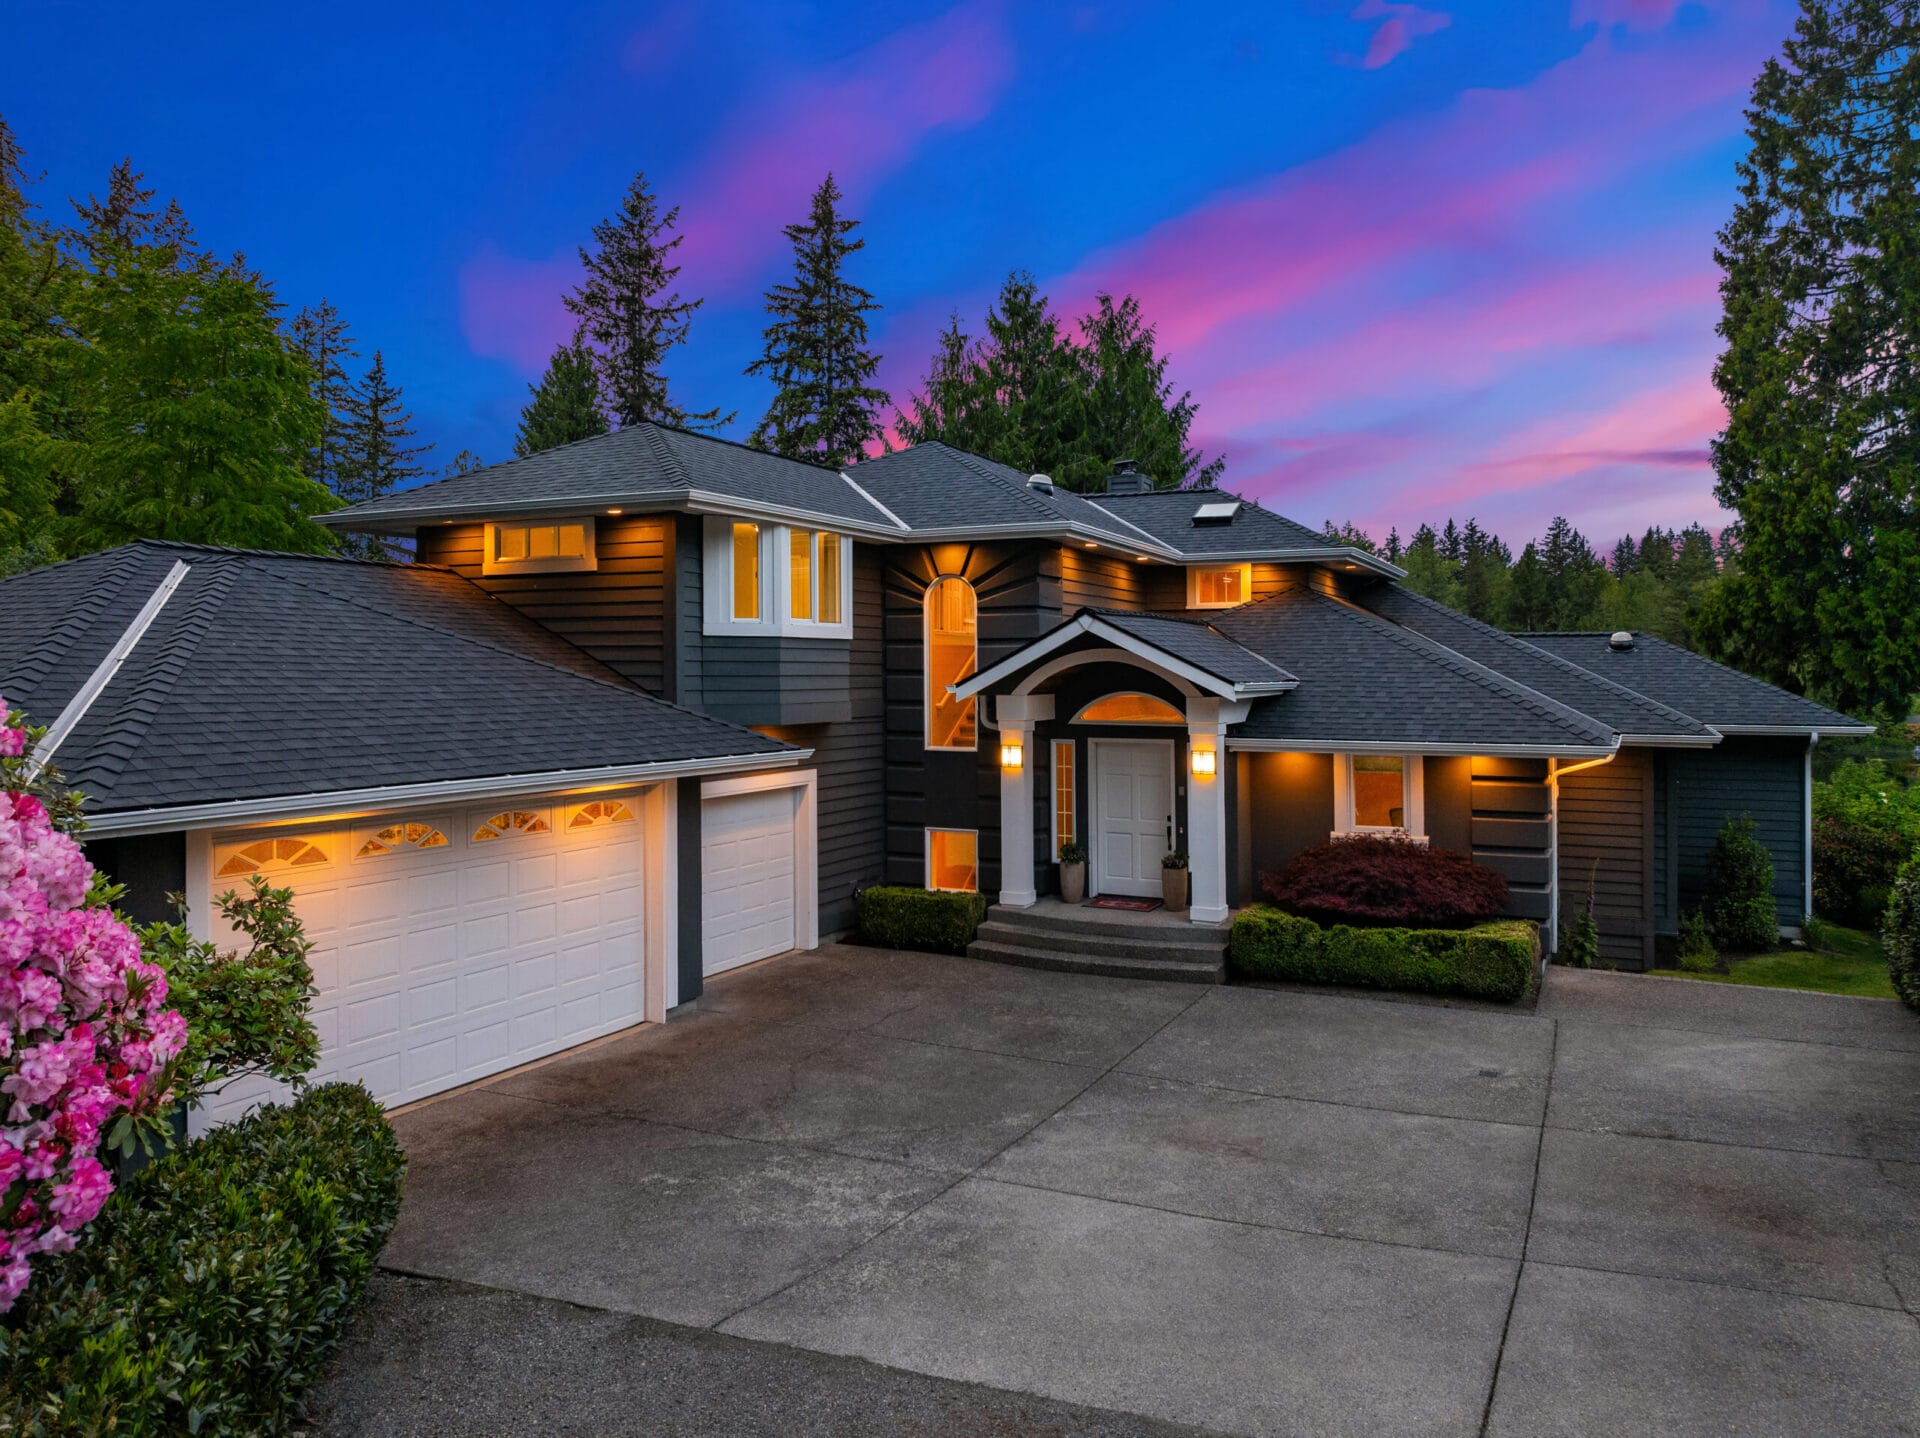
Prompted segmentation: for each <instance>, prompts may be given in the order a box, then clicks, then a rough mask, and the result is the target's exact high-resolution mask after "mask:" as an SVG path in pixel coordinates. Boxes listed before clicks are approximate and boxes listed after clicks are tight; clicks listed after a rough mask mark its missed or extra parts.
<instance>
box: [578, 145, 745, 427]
mask: <svg viewBox="0 0 1920 1438" xmlns="http://www.w3.org/2000/svg"><path fill="white" fill-rule="evenodd" d="M679 221H680V207H679V206H678V205H675V206H674V207H673V208H672V209H670V210H667V211H666V212H664V213H662V212H661V209H660V202H659V201H658V200H657V199H655V198H654V194H653V191H652V190H650V189H649V188H648V187H647V177H646V176H645V175H644V174H638V175H635V176H634V177H633V183H632V184H630V185H628V186H627V193H626V195H625V196H624V197H623V198H622V200H621V201H620V209H619V212H618V213H617V214H615V215H614V216H612V217H611V218H610V219H605V220H602V221H601V222H600V223H599V224H597V225H595V226H594V227H593V248H592V249H588V248H587V247H586V246H585V245H582V246H581V247H580V264H581V266H582V267H583V268H584V269H585V270H586V278H585V279H584V280H582V281H581V282H580V285H579V287H578V288H576V289H575V290H574V291H573V293H572V294H570V295H568V296H567V297H566V306H567V309H568V310H570V311H571V312H572V313H573V314H574V315H576V316H577V317H578V318H579V320H580V328H581V331H582V332H583V333H584V334H585V336H586V338H587V340H588V342H589V343H590V344H591V345H592V347H593V355H594V372H595V373H596V374H597V375H598V376H599V379H600V399H601V404H602V405H603V406H604V408H605V410H606V412H607V414H609V415H610V416H611V417H612V418H613V419H614V420H615V421H616V422H618V423H619V424H620V425H621V426H623V427H624V426H627V425H635V424H641V423H644V422H645V421H648V420H652V421H655V422H656V423H659V424H671V425H680V426H684V427H686V428H690V429H719V428H721V427H723V426H725V425H728V424H731V423H733V420H734V416H733V414H732V413H728V414H726V415H724V416H723V415H722V414H721V413H720V411H719V410H717V409H709V410H698V411H693V410H687V409H683V408H681V406H680V405H679V404H677V403H676V402H675V401H674V399H673V398H672V396H671V395H670V394H669V393H668V389H667V375H666V369H665V365H666V359H667V355H668V353H669V352H670V351H671V350H672V349H673V347H674V346H675V345H678V344H684V343H685V342H686V338H687V332H688V330H689V329H690V328H691V327H692V323H693V312H694V311H695V310H697V309H699V308H700V306H701V305H702V304H704V303H705V301H704V300H688V299H682V298H681V296H680V292H679V291H678V290H676V289H674V288H673V283H674V281H675V280H677V279H678V278H679V277H680V266H679V265H677V264H674V263H673V252H674V251H675V250H677V249H679V248H680V242H681V240H682V238H683V236H680V235H677V234H671V232H672V231H673V229H674V227H675V226H676V225H677V224H678V223H679ZM669 235H671V238H669Z"/></svg>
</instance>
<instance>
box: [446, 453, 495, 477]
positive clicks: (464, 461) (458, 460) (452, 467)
mask: <svg viewBox="0 0 1920 1438" xmlns="http://www.w3.org/2000/svg"><path fill="white" fill-rule="evenodd" d="M486 467H487V462H486V461H485V460H484V459H482V458H480V456H479V455H477V454H475V453H474V452H473V451H472V450H470V449H463V450H461V451H460V452H459V453H458V454H456V455H455V456H454V457H453V458H452V459H450V460H448V461H447V467H446V468H445V469H443V470H441V471H440V477H441V478H442V479H452V478H453V477H454V476H455V475H459V474H472V473H473V472H474V471H475V470H476V469H485V468H486Z"/></svg>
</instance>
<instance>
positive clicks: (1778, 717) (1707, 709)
mask: <svg viewBox="0 0 1920 1438" xmlns="http://www.w3.org/2000/svg"><path fill="white" fill-rule="evenodd" d="M1526 638H1527V642H1528V643H1529V644H1534V645H1537V646H1538V647H1540V648H1541V649H1545V650H1547V651H1549V652H1550V653H1553V654H1558V655H1559V656H1561V657H1562V658H1563V659H1569V660H1572V661H1573V662H1574V663H1575V664H1578V665H1579V666H1580V667H1581V668H1583V669H1589V670H1591V671H1593V672H1594V673H1595V674H1598V675H1600V676H1601V677H1603V678H1606V679H1611V680H1613V681H1614V682H1616V683H1619V684H1625V685H1628V686H1630V687H1631V688H1634V689H1637V690H1639V691H1640V692H1641V693H1642V694H1646V695H1650V696H1651V697H1652V698H1655V699H1658V700H1659V701H1660V702H1661V703H1663V704H1670V705H1672V706H1673V707H1675V708H1676V709H1683V710H1685V711H1686V712H1687V713H1689V714H1691V715H1693V716H1695V717H1696V718H1698V719H1701V720H1704V721H1705V722H1706V723H1708V724H1711V725H1713V726H1714V727H1715V728H1716V729H1732V730H1739V729H1784V730H1790V731H1796V732H1805V731H1806V730H1808V729H1829V728H1845V729H1854V728H1858V729H1870V728H1871V727H1872V726H1871V725H1868V724H1863V723H1862V722H1861V721H1860V720H1858V719H1851V718H1849V717H1848V716H1847V715H1845V714H1841V713H1839V712H1838V711H1836V710H1833V709H1829V708H1827V707H1826V706H1825V705H1821V704H1815V703H1814V702H1813V701H1812V700H1811V699H1802V698H1801V697H1800V696H1799V695H1798V694H1789V693H1788V692H1787V691H1786V690H1784V689H1777V688H1775V687H1774V686H1773V685H1771V684H1768V683H1766V682H1765V681H1764V680H1760V679H1755V678H1754V677H1753V676H1752V675H1750V674H1742V673H1741V672H1740V671H1739V670H1737V669H1729V668H1728V667H1727V666H1726V665H1724V664H1716V663H1715V662H1714V661H1713V660H1711V659H1709V658H1707V657H1706V656H1705V655H1704V654H1695V653H1694V652H1693V651H1692V650H1691V649H1682V648H1681V647H1680V646H1679V645H1677V644H1669V643H1668V642H1667V641H1666V640H1664V639H1655V638H1654V637H1653V636H1652V635H1650V634H1635V635H1634V636H1633V648H1631V649H1625V650H1619V649H1614V648H1613V647H1612V645H1611V644H1610V643H1609V642H1608V641H1609V636H1608V635H1606V634H1529V635H1527V636H1526Z"/></svg>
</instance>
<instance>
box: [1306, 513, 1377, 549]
mask: <svg viewBox="0 0 1920 1438" xmlns="http://www.w3.org/2000/svg"><path fill="white" fill-rule="evenodd" d="M1320 532H1321V533H1322V534H1324V535H1326V537H1327V542H1328V543H1329V544H1337V545H1340V546H1342V547H1343V548H1346V549H1358V550H1360V551H1361V552H1362V553H1365V554H1378V553H1379V552H1380V549H1379V546H1377V545H1376V544H1374V542H1373V536H1372V535H1370V534H1368V533H1367V532H1366V530H1364V529H1362V528H1361V527H1360V526H1359V525H1357V524H1355V523H1354V522H1353V521H1352V520H1348V521H1347V522H1346V523H1345V524H1335V523H1334V522H1333V521H1332V520H1331V519H1329V520H1328V521H1327V522H1326V524H1325V525H1323V526H1322V527H1321V530H1320Z"/></svg>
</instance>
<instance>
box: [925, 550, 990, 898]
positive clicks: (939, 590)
mask: <svg viewBox="0 0 1920 1438" xmlns="http://www.w3.org/2000/svg"><path fill="white" fill-rule="evenodd" d="M979 658H980V647H979V640H978V633H977V624H976V614H975V609H974V596H973V586H972V585H971V584H969V583H967V581H966V580H964V579H957V578H954V577H951V576H949V577H948V578H946V579H936V580H935V581H934V582H933V583H932V585H930V586H929V587H928V589H927V655H926V659H927V747H928V748H929V749H971V748H973V747H974V725H973V700H972V699H957V698H955V697H954V696H953V695H951V694H949V693H948V692H947V686H948V685H949V684H958V683H960V682H961V681H962V680H964V679H970V678H972V677H973V671H974V668H975V666H976V665H977V664H978V663H979ZM968 887H972V886H971V885H969V886H968Z"/></svg>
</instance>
